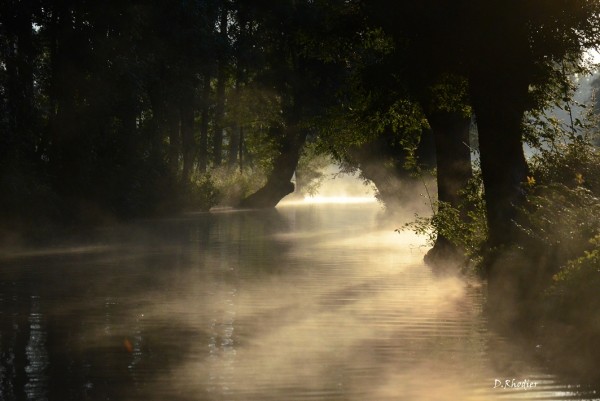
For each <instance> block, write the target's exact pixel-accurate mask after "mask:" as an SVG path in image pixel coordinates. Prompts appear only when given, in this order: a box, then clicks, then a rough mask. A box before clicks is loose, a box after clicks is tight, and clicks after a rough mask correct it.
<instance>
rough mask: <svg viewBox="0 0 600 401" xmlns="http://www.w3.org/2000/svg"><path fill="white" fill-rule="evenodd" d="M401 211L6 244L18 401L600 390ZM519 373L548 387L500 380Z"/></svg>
mask: <svg viewBox="0 0 600 401" xmlns="http://www.w3.org/2000/svg"><path fill="white" fill-rule="evenodd" d="M386 216H387V215H386V214H384V213H383V210H382V208H381V206H380V205H379V204H378V203H374V202H362V203H347V204H327V203H325V204H314V203H310V202H308V203H305V204H288V205H284V206H282V207H279V208H277V210H271V211H222V212H218V213H205V214H198V215H194V216H190V217H188V218H185V219H171V220H160V221H146V222H140V223H137V224H133V225H130V226H120V227H108V228H105V229H102V230H99V231H98V232H96V233H95V234H94V235H93V236H92V237H91V238H88V239H87V240H86V241H85V243H84V242H83V241H81V242H77V241H75V242H69V243H64V244H61V245H60V246H58V247H52V248H44V249H35V250H32V251H31V252H25V251H24V252H20V253H12V254H10V255H5V256H4V257H3V258H2V260H1V270H0V278H1V281H0V283H1V284H0V302H1V306H2V308H1V309H0V310H1V311H2V319H1V323H0V324H1V326H0V330H1V331H0V334H1V336H0V347H1V348H0V352H1V355H2V359H1V362H0V363H1V368H0V383H1V384H0V385H1V387H0V390H1V393H0V394H2V397H0V398H2V399H3V400H12V399H18V398H24V399H31V400H34V399H35V400H42V399H49V400H82V399H92V400H96V399H98V400H100V399H102V400H104V399H109V398H110V399H118V400H167V399H168V400H207V401H209V400H210V401H212V400H245V401H254V400H256V401H259V400H260V401H268V400H273V401H275V400H278V401H280V400H351V401H359V400H360V401H363V400H390V401H391V400H394V401H397V400H490V399H506V400H513V399H553V400H567V399H569V400H572V399H592V398H593V397H594V394H593V393H588V394H585V393H582V392H581V391H578V388H577V387H574V386H573V385H574V384H576V383H568V382H563V381H561V379H560V378H557V377H555V376H553V375H551V374H550V373H549V372H546V371H545V370H544V367H543V364H539V363H536V361H535V355H529V354H527V353H526V352H523V351H522V350H521V349H519V347H518V346H517V345H516V344H514V343H513V341H512V339H511V338H506V337H499V336H498V335H496V334H494V333H493V332H491V331H490V330H489V328H488V324H487V319H486V317H485V314H484V312H483V310H484V307H485V286H484V285H483V284H482V283H481V282H479V281H478V280H476V279H475V278H468V277H467V278H465V277H458V276H454V275H448V274H446V275H444V274H436V273H435V272H434V271H432V270H431V269H430V268H428V267H426V266H425V265H424V264H423V262H422V258H423V254H424V252H425V248H424V247H423V246H422V245H423V239H422V238H419V237H417V236H414V235H413V234H411V233H408V232H405V233H402V234H401V235H399V234H397V233H395V232H394V228H396V227H397V226H398V225H399V223H398V222H397V221H395V220H392V221H390V219H389V218H388V217H386ZM513 379H514V380H516V381H517V382H521V383H525V382H526V381H527V383H530V385H531V383H535V387H532V386H530V387H528V388H523V387H521V388H502V387H498V386H497V383H498V382H496V380H500V382H501V383H502V384H504V383H506V380H509V381H510V380H513ZM495 385H496V386H497V388H494V386H495ZM579 390H581V389H579ZM22 394H24V395H25V396H26V397H22V396H21V395H22Z"/></svg>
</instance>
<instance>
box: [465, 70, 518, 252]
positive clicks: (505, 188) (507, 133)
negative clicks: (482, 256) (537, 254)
mask: <svg viewBox="0 0 600 401" xmlns="http://www.w3.org/2000/svg"><path fill="white" fill-rule="evenodd" d="M487 79H488V80H489V79H493V78H489V77H488V78H487ZM499 81H500V82H499V83H498V84H495V85H491V87H490V86H489V84H487V85H486V84H482V83H481V82H479V83H478V82H476V81H475V82H474V86H476V85H478V84H479V85H478V86H479V88H477V87H476V89H475V90H474V91H473V96H472V97H473V107H474V111H475V115H476V120H477V129H478V132H479V150H480V154H481V156H480V157H481V173H482V176H483V185H484V189H485V202H486V212H487V223H488V229H489V244H490V246H492V247H496V246H502V245H508V244H510V243H512V242H513V241H514V239H515V236H516V234H517V224H516V223H517V221H516V218H517V211H518V209H519V207H520V206H521V205H522V204H523V202H524V200H525V192H524V190H523V187H522V184H523V182H525V181H526V179H527V174H528V171H529V170H528V166H527V162H526V160H525V155H524V153H523V143H522V137H521V135H522V129H521V123H522V119H523V113H524V110H525V108H524V106H523V100H522V99H525V98H526V96H527V91H528V88H527V86H526V85H518V84H516V83H515V84H512V85H509V84H507V85H505V86H504V87H500V85H502V83H505V84H506V83H507V82H510V80H499ZM481 89H484V90H483V91H481Z"/></svg>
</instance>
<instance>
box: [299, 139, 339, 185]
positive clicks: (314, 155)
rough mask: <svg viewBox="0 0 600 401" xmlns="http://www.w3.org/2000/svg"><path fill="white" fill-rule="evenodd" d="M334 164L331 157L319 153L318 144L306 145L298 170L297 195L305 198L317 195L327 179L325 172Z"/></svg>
mask: <svg viewBox="0 0 600 401" xmlns="http://www.w3.org/2000/svg"><path fill="white" fill-rule="evenodd" d="M332 163H333V160H332V159H331V157H330V156H329V155H327V154H323V153H321V152H319V149H318V144H317V142H310V143H308V144H306V145H305V146H304V148H303V149H302V154H301V155H300V160H299V161H298V167H297V168H296V193H299V194H301V195H303V196H305V195H308V196H314V195H316V193H317V191H318V190H319V187H320V186H321V184H322V183H323V181H324V180H325V178H326V175H325V172H324V170H325V168H326V167H327V166H329V165H331V164H332Z"/></svg>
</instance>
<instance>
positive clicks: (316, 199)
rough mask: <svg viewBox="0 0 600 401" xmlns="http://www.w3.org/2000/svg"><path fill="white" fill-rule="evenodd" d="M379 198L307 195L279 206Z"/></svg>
mask: <svg viewBox="0 0 600 401" xmlns="http://www.w3.org/2000/svg"><path fill="white" fill-rule="evenodd" d="M375 202H377V199H376V198H375V197H372V196H320V195H316V196H307V197H306V198H304V199H300V200H284V201H282V202H281V203H280V204H279V205H278V206H286V205H287V206H292V205H303V204H304V205H306V204H322V203H338V204H348V203H375Z"/></svg>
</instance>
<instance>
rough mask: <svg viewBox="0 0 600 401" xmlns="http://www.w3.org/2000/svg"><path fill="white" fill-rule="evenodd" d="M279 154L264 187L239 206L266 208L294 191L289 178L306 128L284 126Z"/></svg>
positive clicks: (274, 204)
mask: <svg viewBox="0 0 600 401" xmlns="http://www.w3.org/2000/svg"><path fill="white" fill-rule="evenodd" d="M280 138H281V141H280V143H279V154H278V156H277V157H276V158H275V162H274V163H273V171H272V172H271V174H270V176H269V178H268V179H267V183H266V184H265V186H264V187H262V188H260V189H259V190H258V191H256V192H255V193H253V194H252V195H250V196H248V197H247V198H245V199H242V201H241V202H240V203H239V205H238V206H239V207H244V208H252V209H267V208H272V207H275V206H276V205H277V204H278V203H279V201H280V200H281V199H283V197H284V196H286V195H289V194H291V193H292V192H294V184H292V182H291V179H292V177H293V175H294V171H295V170H296V167H297V165H298V160H299V159H300V151H301V150H302V146H304V142H305V141H306V130H303V129H300V128H298V127H297V126H292V127H289V128H285V129H284V132H283V135H281V136H280Z"/></svg>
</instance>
